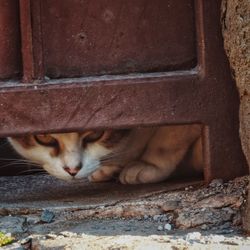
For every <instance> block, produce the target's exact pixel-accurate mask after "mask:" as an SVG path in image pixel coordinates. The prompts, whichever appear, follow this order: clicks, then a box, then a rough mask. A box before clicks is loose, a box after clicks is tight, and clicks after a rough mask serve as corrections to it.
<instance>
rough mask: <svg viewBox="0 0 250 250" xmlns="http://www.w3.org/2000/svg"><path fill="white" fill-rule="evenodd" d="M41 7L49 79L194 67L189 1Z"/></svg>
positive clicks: (92, 0) (67, 2) (89, 0)
mask: <svg viewBox="0 0 250 250" xmlns="http://www.w3.org/2000/svg"><path fill="white" fill-rule="evenodd" d="M41 3H42V12H41V15H42V31H43V34H42V35H43V48H44V62H45V70H46V75H47V76H49V77H50V78H59V77H75V76H83V75H85V76H86V75H102V74H119V73H131V72H148V71H151V72H152V71H167V70H173V69H190V68H192V67H193V66H194V65H195V63H196V53H195V27H194V8H193V1H192V0H186V1H175V0H167V1H166V0H155V1H145V0H137V1H127V0H116V1H114V0H113V1H112V0H104V1H98V0H85V1H79V0H74V1H71V0H64V1H61V0H53V1H51V0H43V1H42V2H41Z"/></svg>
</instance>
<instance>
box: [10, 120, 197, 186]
mask: <svg viewBox="0 0 250 250" xmlns="http://www.w3.org/2000/svg"><path fill="white" fill-rule="evenodd" d="M201 130H202V127H201V126H200V125H198V124H194V125H175V126H162V127H144V128H133V129H118V130H116V129H107V130H96V131H94V130H88V131H83V132H79V133H78V132H74V133H58V134H56V133H55V134H39V135H25V136H16V137H9V138H8V140H9V142H10V144H11V145H12V146H13V148H14V149H15V150H16V151H17V152H18V153H19V154H20V155H21V156H23V157H25V158H27V159H29V160H31V161H33V162H34V163H38V164H40V165H41V166H42V167H43V168H44V169H45V170H46V171H47V172H48V173H50V174H51V175H53V176H56V177H58V178H60V179H64V180H73V179H81V178H86V177H88V179H89V180H90V181H91V182H102V181H109V180H111V179H113V178H115V177H116V176H117V177H118V178H119V180H120V182H121V183H123V184H141V183H155V182H160V181H163V180H165V179H167V178H168V177H169V176H170V175H171V174H172V173H173V172H174V171H175V170H176V168H177V166H178V164H179V163H180V162H181V161H182V159H183V158H184V156H185V155H186V154H187V152H188V150H189V149H192V157H190V159H191V162H192V165H193V167H194V168H195V169H196V170H198V171H201V170H202V153H201Z"/></svg>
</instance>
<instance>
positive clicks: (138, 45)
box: [0, 0, 247, 181]
mask: <svg viewBox="0 0 250 250" xmlns="http://www.w3.org/2000/svg"><path fill="white" fill-rule="evenodd" d="M19 27H20V29H19ZM0 32H1V38H0V80H1V82H0V113H1V118H0V135H1V136H6V135H12V134H22V133H36V132H49V131H72V130H79V129H82V128H100V127H102V128H103V127H116V128H119V127H126V126H141V125H156V124H157V125H162V124H184V123H201V124H204V125H205V129H204V149H205V150H204V151H205V152H204V153H205V179H206V181H209V180H211V179H212V178H221V177H223V178H225V179H228V178H232V177H234V176H237V175H241V174H243V173H246V171H247V170H246V169H247V168H246V165H245V159H244V156H243V154H242V151H241V147H240V141H239V136H238V105H239V99H238V94H237V91H236V88H235V84H234V82H233V81H232V78H231V76H230V70H229V65H228V62H227V60H226V57H225V54H224V50H223V43H222V37H221V30H220V1H217V0H211V1H205V0H196V1H192V0H187V1H174V0H156V1H147V0H135V1H126V0H103V1H98V0H20V1H17V0H2V1H1V3H0ZM20 44H22V46H21V45H20ZM20 46H21V48H20Z"/></svg>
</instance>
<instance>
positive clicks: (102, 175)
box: [88, 166, 121, 182]
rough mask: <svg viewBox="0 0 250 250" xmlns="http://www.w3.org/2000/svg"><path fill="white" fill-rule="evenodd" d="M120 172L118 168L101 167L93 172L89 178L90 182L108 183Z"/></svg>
mask: <svg viewBox="0 0 250 250" xmlns="http://www.w3.org/2000/svg"><path fill="white" fill-rule="evenodd" d="M120 172H121V167H120V166H101V167H100V168H99V169H97V170H96V171H95V172H93V173H92V174H91V175H90V176H89V177H88V179H89V181H91V182H104V181H110V180H112V179H114V178H115V176H117V174H119V173H120Z"/></svg>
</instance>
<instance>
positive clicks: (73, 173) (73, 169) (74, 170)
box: [63, 163, 82, 176]
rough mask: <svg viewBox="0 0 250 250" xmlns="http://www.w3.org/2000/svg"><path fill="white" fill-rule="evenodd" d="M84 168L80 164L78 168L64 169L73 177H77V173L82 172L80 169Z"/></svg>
mask: <svg viewBox="0 0 250 250" xmlns="http://www.w3.org/2000/svg"><path fill="white" fill-rule="evenodd" d="M81 168H82V164H81V163H80V164H79V165H78V166H76V167H73V168H71V167H64V168H63V169H64V170H65V171H66V172H67V173H69V174H70V175H71V176H76V175H77V173H78V172H79V171H80V169H81Z"/></svg>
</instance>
